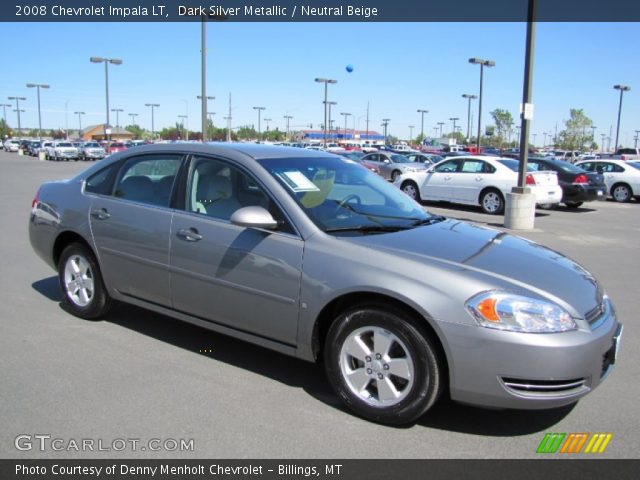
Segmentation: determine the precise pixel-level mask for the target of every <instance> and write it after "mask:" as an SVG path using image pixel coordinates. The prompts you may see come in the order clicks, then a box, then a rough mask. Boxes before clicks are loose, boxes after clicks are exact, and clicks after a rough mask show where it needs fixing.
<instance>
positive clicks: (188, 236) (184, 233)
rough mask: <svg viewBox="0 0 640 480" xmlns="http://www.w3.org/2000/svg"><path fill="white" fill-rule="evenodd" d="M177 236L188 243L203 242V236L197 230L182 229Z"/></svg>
mask: <svg viewBox="0 0 640 480" xmlns="http://www.w3.org/2000/svg"><path fill="white" fill-rule="evenodd" d="M176 235H177V236H178V237H180V238H182V239H184V240H186V241H187V242H198V241H200V240H202V235H200V234H199V233H198V230H196V229H195V228H181V229H180V230H178V231H177V232H176Z"/></svg>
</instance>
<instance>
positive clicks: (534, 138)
mask: <svg viewBox="0 0 640 480" xmlns="http://www.w3.org/2000/svg"><path fill="white" fill-rule="evenodd" d="M531 136H532V137H533V146H534V147H535V146H536V137H537V136H538V134H537V133H532V134H531Z"/></svg>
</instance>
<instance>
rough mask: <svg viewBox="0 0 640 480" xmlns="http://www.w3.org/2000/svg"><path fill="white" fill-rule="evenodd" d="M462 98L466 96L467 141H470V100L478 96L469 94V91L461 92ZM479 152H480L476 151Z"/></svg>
mask: <svg viewBox="0 0 640 480" xmlns="http://www.w3.org/2000/svg"><path fill="white" fill-rule="evenodd" d="M462 98H466V99H467V100H468V102H467V142H470V141H471V100H475V99H476V98H478V96H477V95H471V94H470V93H463V94H462ZM478 153H480V152H478Z"/></svg>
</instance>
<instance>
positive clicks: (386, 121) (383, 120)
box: [382, 118, 391, 145]
mask: <svg viewBox="0 0 640 480" xmlns="http://www.w3.org/2000/svg"><path fill="white" fill-rule="evenodd" d="M390 121H391V120H390V119H388V118H383V119H382V126H383V127H384V144H385V145H387V143H388V141H387V126H388V125H389V122H390Z"/></svg>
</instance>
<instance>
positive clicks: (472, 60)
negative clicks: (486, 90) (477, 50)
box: [469, 57, 496, 153]
mask: <svg viewBox="0 0 640 480" xmlns="http://www.w3.org/2000/svg"><path fill="white" fill-rule="evenodd" d="M469 63H472V64H475V65H480V95H479V96H478V142H477V143H478V153H480V132H481V127H482V82H483V79H484V67H495V65H496V62H494V61H493V60H483V59H481V58H475V57H474V58H470V59H469Z"/></svg>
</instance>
